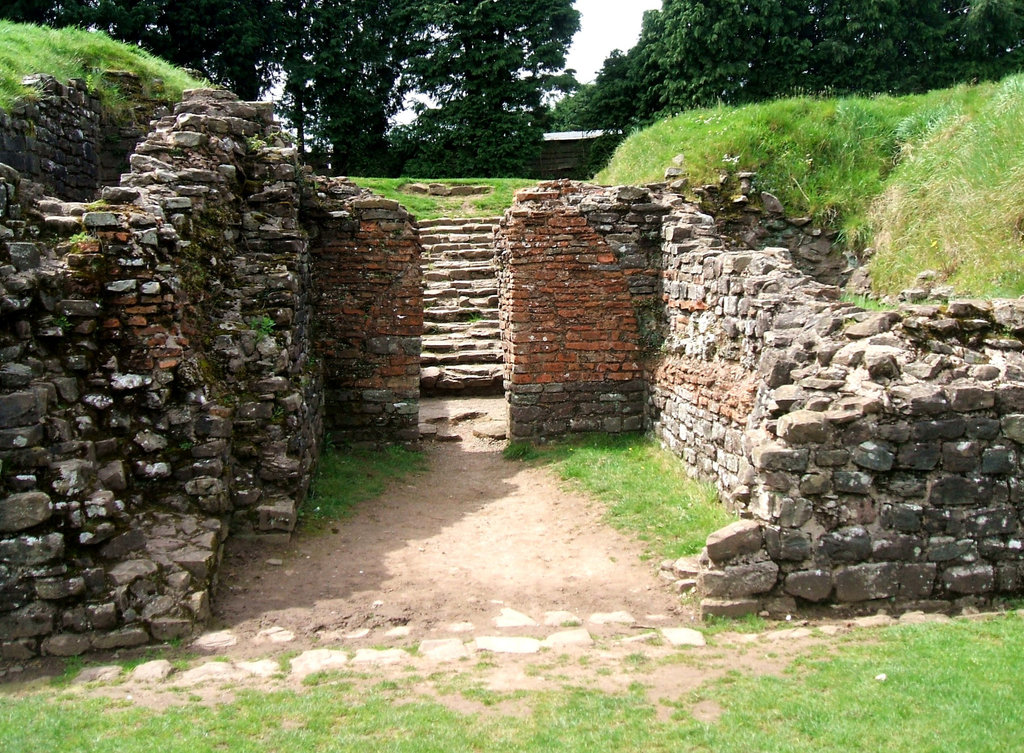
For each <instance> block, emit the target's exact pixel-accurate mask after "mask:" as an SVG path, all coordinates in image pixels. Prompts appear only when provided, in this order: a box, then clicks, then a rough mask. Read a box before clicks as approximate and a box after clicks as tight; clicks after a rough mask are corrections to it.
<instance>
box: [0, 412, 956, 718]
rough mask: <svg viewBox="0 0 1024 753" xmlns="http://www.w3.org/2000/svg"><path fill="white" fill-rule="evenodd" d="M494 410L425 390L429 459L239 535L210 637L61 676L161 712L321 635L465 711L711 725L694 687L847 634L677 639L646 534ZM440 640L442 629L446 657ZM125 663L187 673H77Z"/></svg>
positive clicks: (679, 605) (342, 655)
mask: <svg viewBox="0 0 1024 753" xmlns="http://www.w3.org/2000/svg"><path fill="white" fill-rule="evenodd" d="M503 411H504V401H503V400H501V399H497V400H494V399H473V400H466V401H428V402H427V403H426V404H425V405H424V407H423V411H422V413H421V422H425V423H426V424H428V425H429V426H430V427H431V433H432V434H433V435H434V436H435V437H436V439H435V441H433V442H428V443H427V445H426V453H427V456H428V459H429V470H428V471H427V472H425V473H423V474H421V475H417V476H414V477H411V478H408V479H406V480H404V481H402V482H400V483H396V484H393V485H392V488H390V489H389V490H388V491H387V492H386V493H385V494H384V495H383V496H382V497H380V498H379V499H377V500H373V501H371V502H367V503H364V504H362V505H360V506H359V507H358V509H357V510H356V512H355V514H354V515H353V516H351V517H349V518H346V519H344V520H342V521H339V522H338V523H337V524H336V525H334V526H333V527H329V528H328V529H327V530H326V532H324V533H320V534H317V535H311V534H299V535H296V536H294V537H293V539H292V541H291V542H290V543H288V544H286V545H269V544H268V543H266V542H265V541H264V542H260V541H252V540H249V541H245V540H235V541H232V542H231V543H230V544H229V548H228V553H227V555H226V557H225V561H224V565H223V568H222V570H221V575H220V588H219V590H218V592H217V595H216V598H215V604H214V624H213V625H211V628H210V632H209V633H207V634H206V635H204V636H202V637H200V639H198V640H197V641H196V642H195V643H192V644H189V645H186V646H181V647H166V648H157V649H154V648H144V649H137V650H132V651H122V652H119V653H115V654H112V655H106V656H89V657H87V663H88V666H87V668H86V670H85V672H83V673H82V674H81V675H80V676H79V682H80V683H82V684H77V685H74V686H72V687H73V688H75V689H80V690H81V692H88V693H103V694H106V695H109V696H111V697H113V698H119V699H125V698H126V697H127V698H130V699H132V701H133V702H134V703H139V704H145V705H150V706H154V707H163V706H166V705H168V704H180V703H186V702H193V701H200V702H203V703H221V702H226V701H230V700H231V699H232V698H233V697H234V695H235V693H236V692H237V691H238V690H239V689H242V688H259V689H279V688H293V689H301V688H302V687H303V679H304V675H303V674H302V673H301V672H300V671H298V670H296V665H297V663H301V660H302V659H303V657H304V656H309V655H310V654H308V653H306V654H304V652H316V651H317V650H322V649H328V651H327V652H323V651H321V652H320V653H321V654H327V655H328V659H333V660H335V661H339V662H341V663H343V664H344V670H343V674H344V678H345V681H346V682H350V683H355V685H356V687H357V688H363V687H365V688H370V687H372V686H374V685H376V684H377V683H380V682H381V681H382V680H387V679H393V680H403V679H404V680H405V681H406V682H409V683H411V688H412V690H413V691H414V692H415V693H418V694H423V695H425V696H429V697H434V698H437V699H439V700H440V701H441V702H442V703H444V704H446V705H448V706H451V707H452V708H455V709H457V710H460V711H467V712H478V711H487V712H488V713H503V714H504V713H519V712H521V711H523V709H522V708H519V707H517V705H516V704H517V703H518V702H516V701H514V700H509V701H506V702H503V703H499V704H495V705H488V706H484V705H483V704H482V703H480V702H478V701H476V700H473V699H472V697H471V696H468V695H467V694H464V693H460V692H458V691H457V690H455V691H453V690H452V688H459V687H461V688H470V687H472V688H485V689H488V690H492V691H498V692H512V691H517V690H551V691H559V690H561V689H563V688H565V687H586V688H589V689H595V690H602V691H609V692H615V691H622V690H625V689H626V688H628V687H630V686H631V684H633V683H636V682H639V683H641V684H642V685H643V686H644V687H645V688H646V689H647V693H648V696H649V697H650V699H651V701H652V702H655V703H657V704H659V705H658V708H659V714H660V715H661V716H663V717H667V716H668V715H669V714H670V713H672V712H673V710H674V709H675V708H677V707H678V704H679V702H680V701H682V702H683V707H684V708H686V709H687V710H688V711H689V713H691V714H693V715H694V716H695V717H697V718H698V719H701V720H705V721H710V720H713V719H714V718H716V716H717V715H718V713H719V709H717V707H716V706H715V705H714V704H713V703H710V702H707V701H704V702H698V701H697V700H696V699H692V698H691V699H690V700H687V698H689V696H690V693H691V692H692V691H694V690H696V689H697V688H699V687H700V686H701V685H702V684H703V683H705V682H707V681H708V680H710V679H713V678H717V677H720V676H722V675H723V674H725V673H726V672H729V671H733V670H737V669H738V670H740V671H743V672H745V673H755V674H757V673H770V672H778V671H780V670H781V669H782V668H783V667H785V666H786V665H787V664H788V663H789V661H790V660H791V659H792V658H793V657H794V656H797V655H799V654H805V653H806V652H808V651H811V650H819V651H830V650H831V649H832V648H833V647H834V641H832V640H831V636H833V635H835V634H837V633H839V632H844V631H845V630H846V629H848V624H837V623H833V624H819V625H816V626H811V627H812V628H813V630H812V629H810V628H808V627H807V626H806V623H799V624H796V623H794V624H781V625H778V626H777V627H771V628H769V630H768V631H767V632H763V633H760V634H749V635H748V634H740V633H719V634H718V635H715V636H713V637H712V638H711V639H710V640H709V641H708V643H709V645H707V646H695V647H690V646H676V645H673V644H672V641H671V640H669V634H670V630H667V629H670V628H679V627H691V628H699V627H700V624H699V623H698V622H697V621H696V620H697V618H696V615H695V614H694V612H693V610H692V608H690V607H688V606H686V605H684V603H683V602H681V601H680V597H679V596H678V595H677V594H674V593H672V592H671V590H670V588H669V585H668V584H667V583H665V582H664V581H661V580H660V579H659V578H658V576H657V572H656V563H654V562H644V561H642V560H641V558H640V555H641V553H642V548H641V547H640V546H639V544H638V542H636V541H635V540H633V539H631V538H629V537H628V536H626V535H624V534H620V533H618V532H617V531H615V530H613V529H611V528H610V527H608V526H607V525H605V524H604V523H603V522H602V520H601V518H602V512H603V506H602V504H601V503H598V502H595V501H594V500H591V499H588V498H587V497H586V496H583V495H581V494H579V493H575V492H573V491H571V490H569V489H567V488H566V486H565V485H564V484H562V483H561V482H559V481H558V480H557V479H556V478H555V477H554V476H553V475H552V474H551V472H550V471H548V470H545V469H544V468H542V467H531V466H529V465H527V464H524V463H520V462H515V461H509V460H505V459H504V458H503V457H502V455H501V450H502V448H503V446H504V442H502V441H500V440H496V439H488V438H487V436H488V435H493V434H495V427H496V426H500V424H501V421H502V416H503ZM509 610H514V611H509ZM938 618H941V616H937V617H936V619H938ZM946 619H948V618H946ZM855 622H856V623H858V624H863V625H870V624H886V623H888V622H892V620H891V619H890V618H885V617H879V618H866V619H864V618H862V619H861V620H858V621H855ZM570 631H574V632H570ZM697 637H698V638H700V636H697ZM510 638H511V639H514V640H513V643H514V642H515V641H519V642H521V643H525V648H524V651H525V652H524V653H516V652H511V653H510V652H508V651H506V650H505V649H504V648H493V639H498V640H499V641H500V640H507V639H510ZM543 639H547V641H546V642H544V643H538V641H539V640H543ZM437 641H446V644H445V646H442V647H441V649H439V650H440V651H441V653H435V652H434V651H433V650H432V648H433V647H436V646H437V645H438V644H437ZM489 641H490V642H492V643H491V644H490V645H491V647H490V648H489V647H488V646H489V644H488V642H489ZM553 641H554V642H553ZM431 642H434V643H433V646H432V644H431ZM428 647H431V648H428ZM449 650H454V654H453V655H447V656H445V655H444V652H445V651H449ZM133 658H134V659H149V660H152V659H157V658H160V659H164V658H167V659H172V660H177V661H178V665H179V670H178V671H177V672H174V673H173V674H171V675H170V676H169V677H166V678H159V679H156V680H154V679H142V678H140V677H138V676H135V675H131V674H127V673H123V674H121V675H119V676H118V677H117V678H116V679H110V680H106V684H101V685H96V684H95V683H88V684H85V683H86V682H87V680H89V679H90V678H91V679H96V678H97V675H98V674H99V675H100V679H106V678H105V677H103V676H102V672H103V671H104V670H103V667H102V666H97V665H102V664H103V663H104V662H109V661H111V660H115V661H121V660H125V659H133ZM320 658H321V659H322V658H323V656H321V657H320ZM211 659H216V660H215V661H211ZM285 659H289V660H290V662H291V663H290V665H289V662H288V661H285ZM167 668H168V669H169V668H170V667H169V666H168V667H167ZM62 669H63V661H62V660H58V659H48V660H38V661H36V662H30V663H28V664H27V665H24V666H21V667H14V668H11V667H8V668H6V669H3V671H2V672H0V690H3V691H6V692H23V691H31V690H32V689H33V687H36V686H37V683H38V682H40V681H41V682H45V681H46V676H47V675H51V676H52V675H53V674H59V673H60V672H61V671H62ZM140 669H142V668H140ZM112 671H113V672H115V673H117V672H120V671H121V670H120V668H119V667H114V668H113V669H112ZM183 691H187V692H183Z"/></svg>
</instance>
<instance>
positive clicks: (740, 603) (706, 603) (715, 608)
mask: <svg viewBox="0 0 1024 753" xmlns="http://www.w3.org/2000/svg"><path fill="white" fill-rule="evenodd" d="M759 608H760V604H759V602H758V601H757V599H701V602H700V613H701V617H703V618H705V619H706V618H708V617H729V618H737V617H746V616H747V615H748V614H756V613H757V610H758V609H759Z"/></svg>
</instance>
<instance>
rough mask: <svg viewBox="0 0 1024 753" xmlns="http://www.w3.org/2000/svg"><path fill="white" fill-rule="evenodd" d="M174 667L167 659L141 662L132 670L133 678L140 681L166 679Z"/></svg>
mask: <svg viewBox="0 0 1024 753" xmlns="http://www.w3.org/2000/svg"><path fill="white" fill-rule="evenodd" d="M172 670H173V667H172V666H171V663H170V662H169V661H167V660H166V659H157V660H155V661H148V662H146V663H145V664H140V665H139V666H137V667H136V668H135V669H133V670H132V679H133V680H138V681H139V682H156V681H158V680H166V679H167V676H168V675H169V674H170V673H171V671H172Z"/></svg>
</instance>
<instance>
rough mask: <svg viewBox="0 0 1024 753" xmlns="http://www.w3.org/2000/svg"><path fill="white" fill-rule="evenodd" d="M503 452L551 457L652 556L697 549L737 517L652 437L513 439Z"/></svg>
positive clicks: (528, 457) (558, 468) (561, 471)
mask: <svg viewBox="0 0 1024 753" xmlns="http://www.w3.org/2000/svg"><path fill="white" fill-rule="evenodd" d="M506 456H507V457H510V458H522V459H526V460H533V461H539V462H545V463H551V464H552V465H553V467H554V469H555V471H556V472H557V473H558V474H559V475H560V476H561V477H562V478H563V479H565V480H566V481H570V482H572V483H574V484H576V485H578V486H579V487H580V488H581V489H583V490H584V491H586V492H588V493H590V494H592V495H594V496H595V497H597V498H598V499H600V500H602V501H603V502H604V503H605V504H606V505H607V508H608V511H607V516H606V517H607V520H608V522H609V523H611V525H613V526H615V527H616V528H619V529H620V530H625V531H629V532H632V533H633V534H635V535H636V536H637V537H638V538H639V539H640V540H641V541H643V542H644V543H645V544H646V547H647V550H648V555H649V556H652V557H658V558H671V559H675V558H678V557H682V556H683V555H688V554H697V553H698V552H700V550H701V549H702V548H703V547H704V541H705V539H707V536H708V534H709V533H711V532H712V531H715V530H717V529H719V528H721V527H722V526H725V525H728V524H729V523H731V522H732V521H733V520H734V519H735V518H734V517H733V516H731V515H729V513H728V512H726V510H725V509H724V508H723V506H722V504H721V503H720V502H719V501H718V493H717V492H716V490H715V487H714V485H713V484H708V483H704V482H700V481H694V480H693V479H691V478H690V477H689V476H688V475H687V474H686V472H685V471H684V470H683V466H682V464H681V463H680V462H679V459H678V458H676V457H674V456H673V455H671V454H670V453H668V452H666V451H665V450H663V449H661V447H660V446H659V445H658V443H657V442H655V441H654V439H652V438H651V437H646V436H643V435H639V434H626V435H618V436H604V435H598V434H594V435H587V436H585V437H582V438H579V439H573V440H567V441H564V442H556V443H553V444H550V445H541V446H538V447H534V446H531V445H519V444H517V445H512V446H511V447H509V449H508V450H507V451H506Z"/></svg>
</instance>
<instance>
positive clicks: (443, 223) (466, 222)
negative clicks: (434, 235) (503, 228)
mask: <svg viewBox="0 0 1024 753" xmlns="http://www.w3.org/2000/svg"><path fill="white" fill-rule="evenodd" d="M501 219H502V218H501V217H438V218H437V219H434V220H420V221H419V222H418V223H417V224H418V225H419V227H420V229H421V230H422V229H424V228H430V229H434V228H439V227H452V228H462V227H467V226H470V227H472V226H484V225H497V224H498V223H499V222H501Z"/></svg>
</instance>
